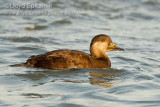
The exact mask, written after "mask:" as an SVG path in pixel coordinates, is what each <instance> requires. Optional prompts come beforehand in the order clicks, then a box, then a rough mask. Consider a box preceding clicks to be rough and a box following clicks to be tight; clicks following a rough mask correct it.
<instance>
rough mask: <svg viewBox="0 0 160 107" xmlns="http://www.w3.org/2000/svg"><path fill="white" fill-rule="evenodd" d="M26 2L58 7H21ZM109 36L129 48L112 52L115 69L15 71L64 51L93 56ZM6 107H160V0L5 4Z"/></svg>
mask: <svg viewBox="0 0 160 107" xmlns="http://www.w3.org/2000/svg"><path fill="white" fill-rule="evenodd" d="M25 3H26V4H27V3H30V4H33V5H34V4H48V5H49V4H51V5H52V7H48V8H33V9H29V8H27V7H25V8H21V9H18V8H16V5H19V6H22V5H23V4H25ZM13 5H15V7H13ZM9 6H10V7H9ZM20 12H21V13H20ZM24 12H26V13H25V14H22V13H24ZM34 12H43V13H42V14H39V15H37V13H34ZM101 33H103V34H108V35H110V37H111V38H112V40H113V42H115V43H116V44H118V45H119V46H120V47H122V48H124V49H125V51H124V52H107V53H106V54H107V55H108V56H109V57H110V59H111V62H112V67H111V68H110V69H69V70H44V69H34V68H26V67H10V66H9V65H12V64H17V63H21V62H24V61H25V60H26V59H28V57H29V56H31V55H36V54H41V53H45V52H48V51H52V50H56V49H73V50H80V51H84V52H87V53H89V44H90V41H91V39H92V38H93V37H94V36H95V35H97V34H101ZM0 106H1V107H3V106H5V107H159V106H160V1H159V0H97V1H96V0H95V1H93V0H70V1H69V0H15V1H9V0H1V1H0Z"/></svg>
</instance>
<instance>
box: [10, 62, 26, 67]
mask: <svg viewBox="0 0 160 107" xmlns="http://www.w3.org/2000/svg"><path fill="white" fill-rule="evenodd" d="M10 66H11V67H20V66H26V63H22V64H14V65H10Z"/></svg>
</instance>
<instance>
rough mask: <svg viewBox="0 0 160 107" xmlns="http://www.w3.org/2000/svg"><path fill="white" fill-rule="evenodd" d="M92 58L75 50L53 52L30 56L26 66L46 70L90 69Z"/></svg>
mask: <svg viewBox="0 0 160 107" xmlns="http://www.w3.org/2000/svg"><path fill="white" fill-rule="evenodd" d="M92 62H93V58H92V57H91V56H90V55H89V54H87V53H84V52H81V51H75V50H55V51H51V52H48V53H45V54H41V55H36V56H31V57H30V58H29V59H28V60H27V62H26V63H25V64H26V65H27V66H31V67H37V68H46V69H69V68H90V67H91V66H92Z"/></svg>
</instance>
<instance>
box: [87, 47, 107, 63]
mask: <svg viewBox="0 0 160 107" xmlns="http://www.w3.org/2000/svg"><path fill="white" fill-rule="evenodd" d="M90 53H91V56H92V57H93V58H95V59H99V58H101V59H107V60H109V57H108V56H107V54H106V53H105V51H101V50H98V49H95V48H93V47H91V48H90ZM109 61H110V60H109Z"/></svg>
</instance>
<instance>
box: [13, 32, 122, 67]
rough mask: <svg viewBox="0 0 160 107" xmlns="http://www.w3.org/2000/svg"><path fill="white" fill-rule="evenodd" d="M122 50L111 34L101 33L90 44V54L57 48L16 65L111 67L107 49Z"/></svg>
mask: <svg viewBox="0 0 160 107" xmlns="http://www.w3.org/2000/svg"><path fill="white" fill-rule="evenodd" d="M114 50H117V51H121V50H123V49H121V48H119V47H118V46H116V45H115V44H113V43H112V40H111V38H110V37H109V36H107V35H105V34H100V35H97V36H95V37H94V38H93V39H92V41H91V44H90V53H91V55H90V54H87V53H85V52H81V51H76V50H55V51H51V52H48V53H45V54H40V55H35V56H31V57H30V58H29V59H28V60H27V61H26V63H23V64H16V65H14V66H29V67H35V68H44V69H69V68H109V67H111V62H110V59H109V57H108V56H107V55H106V54H105V52H106V51H114Z"/></svg>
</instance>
